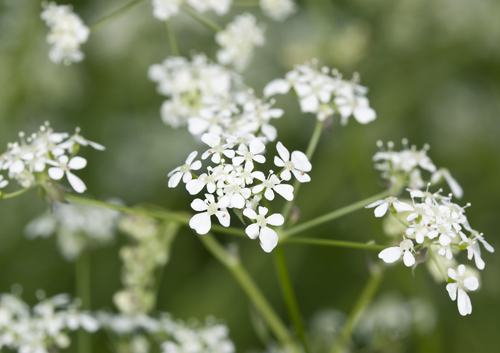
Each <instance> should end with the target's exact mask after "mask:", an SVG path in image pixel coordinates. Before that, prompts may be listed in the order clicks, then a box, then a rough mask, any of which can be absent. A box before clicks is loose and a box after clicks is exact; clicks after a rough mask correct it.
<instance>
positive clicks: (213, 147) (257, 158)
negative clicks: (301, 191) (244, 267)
mask: <svg viewBox="0 0 500 353" xmlns="http://www.w3.org/2000/svg"><path fill="white" fill-rule="evenodd" d="M201 139H202V141H203V142H204V143H206V144H207V145H208V146H209V149H208V150H207V151H206V152H204V153H203V154H202V156H201V158H202V159H204V160H206V159H210V160H211V161H212V163H214V164H215V165H216V166H215V167H212V166H208V167H207V169H206V173H202V174H200V175H199V176H196V175H195V174H194V173H193V171H196V170H199V169H201V167H202V164H201V162H200V161H194V159H195V158H196V156H197V155H198V153H197V152H196V151H195V152H192V153H191V154H190V155H189V157H188V159H187V160H186V163H185V164H184V165H182V166H180V167H177V168H175V169H174V170H173V171H172V172H170V174H169V177H170V180H169V187H176V186H177V185H178V184H179V182H180V181H181V179H182V181H183V182H184V183H186V189H187V191H188V192H189V193H190V194H191V195H196V194H199V193H200V192H201V191H202V190H203V189H206V191H207V192H208V193H206V194H205V197H204V199H195V200H194V201H193V202H192V203H191V207H192V208H193V209H194V210H195V211H198V212H200V213H198V214H196V215H194V216H193V217H192V218H191V221H190V222H189V226H190V227H191V228H192V229H194V230H196V232H197V233H198V234H206V233H208V232H209V231H210V228H211V216H213V215H215V216H216V217H217V219H218V220H219V222H220V223H221V224H222V225H223V226H224V227H228V226H229V224H230V215H229V212H228V209H231V208H232V209H239V210H243V215H245V216H246V217H247V218H248V219H250V220H251V222H252V224H251V225H249V226H248V227H247V228H246V233H247V234H248V236H249V237H250V238H252V239H255V238H257V237H259V239H260V243H261V246H262V248H263V249H264V251H266V252H270V251H272V249H273V248H274V247H275V246H276V245H277V244H278V235H277V233H276V231H274V230H273V229H272V228H270V227H268V225H272V226H280V225H282V224H283V222H284V219H283V216H282V215H280V214H272V215H270V216H268V217H266V215H267V213H268V211H269V210H268V209H267V208H266V207H262V206H260V204H261V200H262V198H263V197H264V198H265V199H267V200H268V201H272V200H274V198H275V193H277V194H278V195H280V196H282V197H283V198H284V199H285V200H287V201H291V200H292V199H293V186H291V185H289V184H286V183H284V181H288V180H290V179H291V175H292V174H293V175H294V176H295V177H296V178H297V180H298V181H300V182H308V181H310V178H309V176H308V175H307V174H306V173H307V172H309V171H311V168H312V167H311V163H310V162H309V160H308V158H307V156H306V155H305V154H304V153H302V152H300V151H294V152H293V153H292V154H290V152H289V151H288V150H287V149H286V148H285V147H284V146H283V144H281V143H280V142H278V143H277V146H276V148H277V151H278V154H279V157H278V156H276V157H275V159H274V163H275V165H276V166H278V167H281V168H282V170H281V171H280V172H279V173H278V174H275V173H274V172H273V171H272V170H270V171H269V173H268V175H267V176H266V175H265V174H264V173H263V172H261V171H257V170H255V166H256V163H257V164H262V163H264V162H265V161H266V158H265V157H264V155H263V154H264V152H265V149H266V146H265V145H264V143H263V142H262V140H261V139H259V138H256V137H255V136H253V135H250V134H247V135H241V136H240V137H238V136H227V137H224V138H223V137H221V136H219V135H215V134H210V133H206V134H204V135H203V136H202V138H201ZM229 161H230V162H229ZM256 210H257V211H258V213H257V212H256Z"/></svg>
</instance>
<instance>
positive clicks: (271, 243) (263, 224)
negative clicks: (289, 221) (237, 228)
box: [243, 207, 285, 252]
mask: <svg viewBox="0 0 500 353" xmlns="http://www.w3.org/2000/svg"><path fill="white" fill-rule="evenodd" d="M268 211H269V210H268V209H267V208H266V207H259V214H257V213H256V212H255V211H254V210H253V209H251V208H246V209H245V210H244V211H243V214H244V215H245V216H246V217H248V218H250V219H252V220H255V223H252V224H250V225H249V226H248V227H247V228H246V229H245V232H246V233H247V235H248V236H249V237H250V238H251V239H255V238H257V237H259V239H260V246H261V247H262V249H263V250H264V251H265V252H271V251H272V250H273V249H274V248H275V247H276V245H278V234H277V233H276V232H275V231H274V230H273V229H271V228H269V227H268V226H267V225H268V224H270V225H272V226H281V225H283V223H284V222H285V219H284V218H283V216H282V215H281V214H279V213H275V214H272V215H270V216H269V217H267V218H266V217H265V216H266V214H267V212H268Z"/></svg>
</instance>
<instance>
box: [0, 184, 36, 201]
mask: <svg viewBox="0 0 500 353" xmlns="http://www.w3.org/2000/svg"><path fill="white" fill-rule="evenodd" d="M35 186H36V184H33V185H31V186H30V187H27V188H24V189H20V190H17V191H14V192H11V193H10V194H4V193H3V192H2V191H0V199H11V198H13V197H16V196H19V195H22V194H24V193H25V192H26V191H28V190H31V189H32V188H34V187H35Z"/></svg>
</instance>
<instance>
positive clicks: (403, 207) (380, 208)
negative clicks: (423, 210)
mask: <svg viewBox="0 0 500 353" xmlns="http://www.w3.org/2000/svg"><path fill="white" fill-rule="evenodd" d="M391 205H392V207H394V209H395V210H396V211H397V212H407V211H414V208H413V206H410V205H408V204H407V203H406V202H402V201H399V200H398V199H397V198H396V197H392V196H391V197H387V198H385V199H383V200H378V201H375V202H373V203H371V204H369V205H368V206H365V208H373V207H376V208H375V217H383V216H384V215H385V214H386V213H387V210H388V209H389V207H390V206H391Z"/></svg>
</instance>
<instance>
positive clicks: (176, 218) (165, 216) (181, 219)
mask: <svg viewBox="0 0 500 353" xmlns="http://www.w3.org/2000/svg"><path fill="white" fill-rule="evenodd" d="M66 198H67V199H68V200H72V201H76V202H80V203H84V204H87V205H92V206H98V207H105V208H110V209H112V210H116V211H121V212H125V213H131V214H136V215H140V216H146V217H151V218H156V219H160V220H163V221H170V222H174V223H178V224H182V225H189V220H190V218H191V215H189V214H186V213H180V212H172V211H168V210H162V211H161V212H157V211H147V210H144V209H140V208H131V207H125V206H120V205H114V204H112V203H107V202H102V201H97V200H91V199H87V198H85V197H80V196H76V195H72V194H67V195H66ZM212 230H213V231H214V232H218V233H225V234H230V235H238V236H242V237H246V236H247V235H246V234H245V231H244V230H243V229H239V228H229V227H228V228H226V227H223V226H219V225H216V224H213V225H212Z"/></svg>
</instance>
